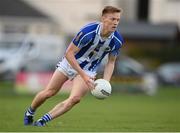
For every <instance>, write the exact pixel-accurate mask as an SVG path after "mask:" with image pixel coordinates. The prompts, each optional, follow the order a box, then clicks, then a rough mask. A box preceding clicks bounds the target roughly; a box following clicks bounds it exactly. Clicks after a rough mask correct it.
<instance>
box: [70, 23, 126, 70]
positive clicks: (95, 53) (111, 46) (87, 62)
mask: <svg viewBox="0 0 180 133" xmlns="http://www.w3.org/2000/svg"><path fill="white" fill-rule="evenodd" d="M101 29H102V24H101V23H100V22H94V23H90V24H88V25H86V26H84V27H83V28H82V29H81V30H80V31H79V32H78V34H77V35H76V36H75V37H74V39H73V40H72V42H73V43H74V44H75V45H76V46H77V47H78V48H80V50H79V51H78V52H77V53H76V54H75V58H76V60H77V61H78V63H79V65H80V67H81V68H82V69H84V70H88V71H92V72H96V70H97V68H98V66H99V64H100V63H101V61H102V59H103V58H104V57H105V55H106V54H111V55H113V56H117V55H118V54H119V51H120V50H119V49H120V48H121V46H122V44H123V43H124V41H123V38H122V36H121V35H120V34H119V33H118V32H117V31H115V32H113V33H112V34H111V35H110V36H109V37H108V38H106V39H103V38H102V37H101V36H100V33H101Z"/></svg>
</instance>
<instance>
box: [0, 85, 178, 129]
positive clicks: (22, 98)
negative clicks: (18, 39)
mask: <svg viewBox="0 0 180 133" xmlns="http://www.w3.org/2000/svg"><path fill="white" fill-rule="evenodd" d="M0 90H1V91H0V131H1V132H8V131H9V132H12V131H16V132H32V131H39V132H41V131H46V132H66V131H68V132H81V131H84V132H89V131H92V132H93V131H97V132H117V131H118V132H126V131H128V132H131V131H133V132H137V131H138V132H149V131H153V132H174V131H176V132H177V131H180V89H175V88H164V89H163V88H162V89H160V90H159V92H158V94H157V95H156V96H152V97H151V96H146V95H144V94H127V93H119V92H118V93H116V94H113V95H112V96H111V97H109V98H108V99H106V100H97V99H95V98H94V97H92V96H91V95H87V96H86V97H85V98H84V99H83V100H82V101H81V102H80V103H79V104H78V105H77V106H75V107H74V108H73V109H72V110H71V111H70V112H68V113H66V114H65V115H63V116H62V117H59V118H57V119H55V120H53V121H51V122H50V123H48V126H47V127H43V128H40V127H33V126H24V125H23V115H24V111H25V108H26V107H28V106H29V105H30V103H31V101H32V99H33V96H29V95H15V94H14V93H9V91H7V92H6V91H4V90H3V91H2V89H0ZM2 92H3V93H2ZM66 97H67V95H57V96H55V97H53V98H51V99H49V100H48V101H47V102H46V103H45V104H43V106H41V108H39V109H38V111H37V114H36V116H35V119H38V118H39V117H40V116H41V115H43V114H44V113H46V112H47V111H49V110H50V109H51V108H52V107H53V106H54V105H55V104H57V103H58V102H60V101H62V100H63V99H65V98H66Z"/></svg>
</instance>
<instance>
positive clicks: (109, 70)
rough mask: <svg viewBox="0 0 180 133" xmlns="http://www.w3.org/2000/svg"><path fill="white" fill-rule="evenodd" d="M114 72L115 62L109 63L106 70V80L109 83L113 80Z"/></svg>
mask: <svg viewBox="0 0 180 133" xmlns="http://www.w3.org/2000/svg"><path fill="white" fill-rule="evenodd" d="M113 71H114V62H110V63H107V65H106V66H105V69H104V77H103V78H104V79H105V80H107V81H110V80H111V77H112V74H113Z"/></svg>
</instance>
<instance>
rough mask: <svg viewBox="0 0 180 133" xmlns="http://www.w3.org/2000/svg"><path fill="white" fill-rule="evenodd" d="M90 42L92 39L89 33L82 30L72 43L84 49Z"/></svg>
mask: <svg viewBox="0 0 180 133" xmlns="http://www.w3.org/2000/svg"><path fill="white" fill-rule="evenodd" d="M89 41H90V37H89V36H88V32H87V31H86V29H81V30H80V31H79V32H78V34H77V35H76V36H75V37H74V38H73V40H72V42H73V43H74V44H75V45H76V46H77V47H78V48H82V47H83V46H84V45H86V44H87V43H88V42H89Z"/></svg>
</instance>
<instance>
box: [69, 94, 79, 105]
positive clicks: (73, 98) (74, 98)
mask: <svg viewBox="0 0 180 133" xmlns="http://www.w3.org/2000/svg"><path fill="white" fill-rule="evenodd" d="M70 101H71V104H72V105H74V104H77V103H79V102H80V101H81V98H80V97H79V96H74V97H71V98H70Z"/></svg>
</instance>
